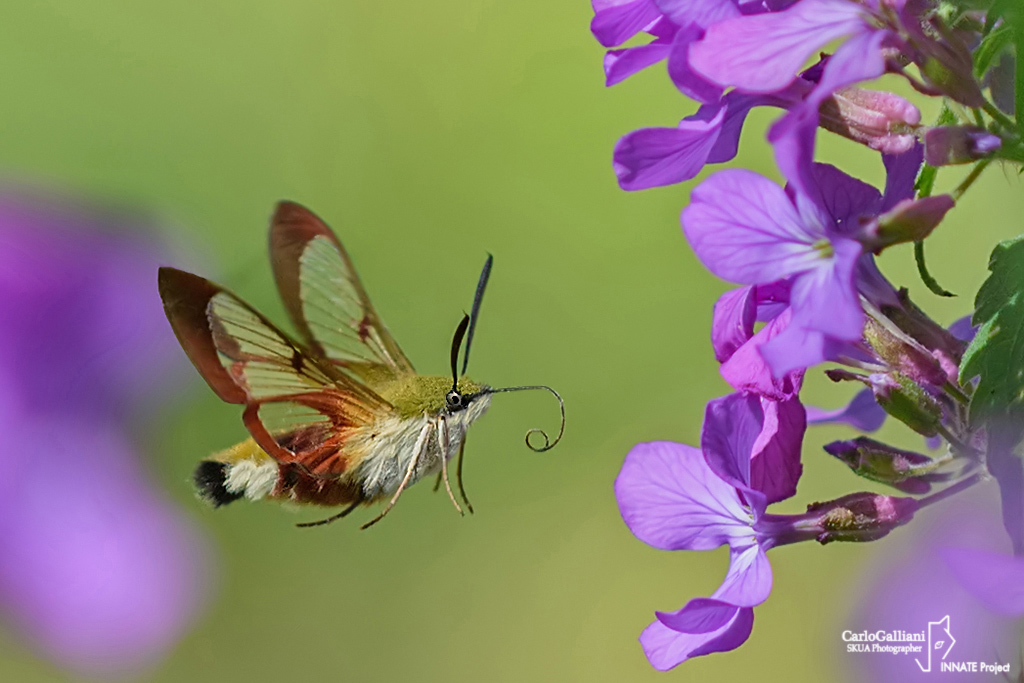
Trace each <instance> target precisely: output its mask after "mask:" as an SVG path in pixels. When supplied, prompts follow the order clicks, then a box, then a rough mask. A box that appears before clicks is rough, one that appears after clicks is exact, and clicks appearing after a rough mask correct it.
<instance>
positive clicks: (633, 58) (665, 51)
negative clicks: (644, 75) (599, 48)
mask: <svg viewBox="0 0 1024 683" xmlns="http://www.w3.org/2000/svg"><path fill="white" fill-rule="evenodd" d="M671 50H672V43H670V42H669V41H666V40H663V39H661V38H658V39H656V40H653V41H651V42H650V43H648V44H646V45H639V46H637V47H628V48H626V49H624V50H609V51H608V52H606V53H605V55H604V75H605V81H604V84H605V85H606V86H608V87H611V86H613V85H615V84H616V83H621V82H622V81H624V80H626V79H627V78H629V77H630V76H632V75H633V74H635V73H637V72H638V71H642V70H644V69H646V68H647V67H649V66H651V65H652V64H657V63H658V62H660V61H661V60H663V59H665V58H666V57H668V55H669V52H670V51H671Z"/></svg>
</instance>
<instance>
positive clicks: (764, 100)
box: [708, 90, 786, 164]
mask: <svg viewBox="0 0 1024 683" xmlns="http://www.w3.org/2000/svg"><path fill="white" fill-rule="evenodd" d="M785 104H786V102H785V100H783V99H782V98H778V97H767V96H765V95H747V94H745V93H741V92H739V91H736V90H734V91H732V92H730V93H728V94H727V95H726V96H725V97H723V98H722V106H723V107H724V108H725V119H724V120H723V121H722V129H721V132H719V134H718V140H717V141H716V142H715V146H714V147H713V148H712V149H711V152H710V153H709V154H708V163H709V164H722V163H725V162H726V161H729V160H731V159H732V158H733V157H735V156H736V152H737V150H738V149H739V145H740V133H742V132H743V123H744V122H745V121H746V120H747V114H749V113H750V110H751V109H753V108H754V107H762V106H765V107H769V106H770V107H781V106H785Z"/></svg>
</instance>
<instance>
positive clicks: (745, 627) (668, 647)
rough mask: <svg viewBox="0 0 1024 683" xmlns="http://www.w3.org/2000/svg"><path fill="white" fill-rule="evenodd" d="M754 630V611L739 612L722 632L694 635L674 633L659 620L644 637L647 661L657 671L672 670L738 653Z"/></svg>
mask: <svg viewBox="0 0 1024 683" xmlns="http://www.w3.org/2000/svg"><path fill="white" fill-rule="evenodd" d="M753 627H754V610H752V609H750V608H746V609H736V613H735V616H734V617H733V618H732V620H731V621H730V622H729V623H728V624H727V625H726V626H723V627H722V628H721V629H720V630H718V631H712V632H710V633H702V634H699V635H691V634H688V633H680V632H679V631H673V630H672V629H670V628H669V627H668V626H665V625H664V624H662V623H661V622H660V621H655V622H654V623H652V624H651V625H650V626H648V627H647V628H646V629H644V632H643V633H642V634H641V635H640V644H641V645H642V646H643V648H644V654H645V655H647V660H648V661H649V662H650V663H651V666H653V667H654V668H655V669H658V670H659V671H668V670H669V669H671V668H673V667H676V666H678V665H680V664H682V663H683V662H685V661H686V660H687V659H692V658H693V657H701V656H703V655H709V654H712V653H714V652H728V651H729V650H735V649H736V648H738V647H739V646H740V645H742V644H743V643H745V642H747V638H749V637H750V631H751V630H752V629H753Z"/></svg>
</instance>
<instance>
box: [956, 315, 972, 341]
mask: <svg viewBox="0 0 1024 683" xmlns="http://www.w3.org/2000/svg"><path fill="white" fill-rule="evenodd" d="M949 333H950V334H951V335H953V336H954V337H956V338H957V339H959V340H960V341H962V342H967V343H970V342H971V341H972V340H973V339H974V335H976V334H977V333H978V326H977V325H971V316H969V315H965V316H964V317H962V318H957V319H956V320H955V321H954V322H953V324H952V325H950V326H949Z"/></svg>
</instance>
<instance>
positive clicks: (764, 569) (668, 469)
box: [615, 442, 772, 670]
mask: <svg viewBox="0 0 1024 683" xmlns="http://www.w3.org/2000/svg"><path fill="white" fill-rule="evenodd" d="M615 497H616V499H617V500H618V502H619V509H620V510H621V512H622V518H623V520H624V521H625V522H626V525H627V526H628V527H629V529H630V531H632V532H633V534H634V535H635V536H636V537H637V538H639V539H640V540H641V541H643V542H645V543H647V544H648V545H652V546H654V547H655V548H660V549H662V550H711V549H714V548H717V547H719V546H722V545H728V546H729V550H730V555H729V557H730V561H729V572H728V573H727V575H726V578H725V580H724V581H723V582H722V585H721V586H720V587H719V588H718V590H716V591H715V592H714V593H713V594H712V595H711V597H710V598H697V599H695V600H691V601H690V602H689V603H687V605H686V606H685V607H683V609H681V610H679V611H678V612H675V613H660V612H659V613H658V615H657V616H658V618H657V620H656V621H654V622H653V623H652V624H651V625H650V626H648V627H647V629H646V630H644V632H643V635H641V636H640V643H641V645H643V648H644V652H645V654H646V655H647V658H648V659H649V660H650V662H651V665H652V666H654V667H655V668H656V669H661V670H667V669H671V668H672V667H674V666H676V665H678V664H680V663H682V662H684V661H686V660H687V659H690V658H691V657H698V656H701V655H706V654H710V653H712V652H723V651H726V650H732V649H735V648H737V647H739V646H740V645H742V644H743V643H744V642H746V640H747V638H748V637H749V636H750V630H751V628H752V626H753V620H754V614H753V610H752V609H751V608H752V607H754V606H755V605H759V604H760V603H762V602H764V601H765V600H766V599H767V598H768V593H769V592H770V591H771V584H772V574H771V566H770V565H769V564H768V558H767V557H766V556H765V554H764V553H765V550H766V548H764V547H762V545H761V543H760V542H759V541H758V538H757V534H756V532H755V529H754V526H755V524H756V522H757V519H758V518H759V517H760V515H761V514H762V513H763V512H764V507H765V502H764V497H763V496H761V495H760V494H757V493H756V492H752V491H741V490H738V489H737V488H735V487H734V486H732V485H730V484H728V483H726V482H725V481H723V480H722V479H720V478H719V477H718V476H717V475H716V474H715V473H714V472H713V471H712V470H711V468H710V467H708V465H707V463H706V462H705V461H704V456H703V454H702V453H701V452H700V450H698V449H696V448H692V447H690V446H685V445H683V444H675V443H669V442H655V443H647V444H638V445H637V446H636V447H634V448H633V450H631V451H630V452H629V455H627V456H626V461H625V462H624V463H623V465H622V471H621V472H620V473H619V476H618V478H617V479H616V480H615Z"/></svg>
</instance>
